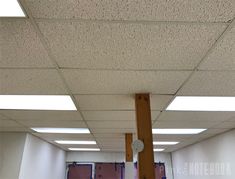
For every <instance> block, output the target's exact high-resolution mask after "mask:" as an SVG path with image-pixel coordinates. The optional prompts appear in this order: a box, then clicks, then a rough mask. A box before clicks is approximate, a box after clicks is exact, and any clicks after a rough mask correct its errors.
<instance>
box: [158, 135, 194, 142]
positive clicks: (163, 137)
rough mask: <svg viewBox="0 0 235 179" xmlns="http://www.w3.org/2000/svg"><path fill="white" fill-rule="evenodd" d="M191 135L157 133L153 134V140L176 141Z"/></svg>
mask: <svg viewBox="0 0 235 179" xmlns="http://www.w3.org/2000/svg"><path fill="white" fill-rule="evenodd" d="M191 136H192V135H187V134H186V135H182V134H181V135H169V134H164V135H163V134H158V135H155V134H154V135H153V140H154V141H177V142H181V141H183V140H185V139H188V138H190V137H191Z"/></svg>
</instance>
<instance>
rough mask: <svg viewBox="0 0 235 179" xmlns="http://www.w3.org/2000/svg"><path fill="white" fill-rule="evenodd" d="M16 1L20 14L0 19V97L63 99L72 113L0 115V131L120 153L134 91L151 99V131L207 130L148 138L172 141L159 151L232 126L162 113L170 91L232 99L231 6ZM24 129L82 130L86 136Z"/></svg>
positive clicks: (185, 0) (220, 117)
mask: <svg viewBox="0 0 235 179" xmlns="http://www.w3.org/2000/svg"><path fill="white" fill-rule="evenodd" d="M20 3H21V5H22V7H23V8H24V10H25V12H26V14H27V16H28V17H27V18H0V42H1V43H0V95H6V94H11V95H12V94H17V95H23V94H35V95H40V94H41V95H49V94H50V95H52V94H54V95H56V94H60V95H65V94H68V95H71V96H72V98H73V99H74V101H75V103H76V106H77V107H78V111H17V110H0V131H15V132H31V133H33V134H34V135H36V136H38V137H40V138H42V139H44V140H47V141H48V142H50V143H53V144H55V143H54V140H63V139H64V140H96V142H97V145H96V146H94V147H99V148H101V150H102V151H124V134H125V133H128V132H132V133H135V131H136V124H135V111H134V110H135V105H134V94H135V93H142V92H144V93H146V92H149V93H150V94H151V113H152V121H153V127H155V128H176V127H177V128H197V127H199V128H208V130H207V131H205V132H203V133H201V134H198V135H154V136H153V137H154V140H163V141H179V142H180V143H179V144H177V145H175V146H165V148H166V150H165V151H166V152H171V151H175V150H178V149H180V148H183V147H185V146H187V145H190V144H193V143H196V142H199V141H202V140H204V139H206V138H209V137H212V136H215V135H217V134H219V133H222V132H225V131H228V130H231V129H233V128H235V112H182V111H180V112H175V111H165V109H166V107H167V106H168V104H169V103H170V102H171V101H172V100H173V99H174V97H175V96H177V95H182V96H184V95H190V96H195V95H199V96H234V95H235V85H234V84H235V72H234V69H235V58H234V57H235V20H234V18H235V2H234V0H227V1H214V0H209V1H204V0H198V1H195V0H182V1H177V0H172V1H165V0H157V1H150V0H149V1H139V0H133V1H130V0H126V1H119V0H105V1H103V0H102V1H101V0H97V1H92V0H86V1H84V0H78V1H73V0H72V1H64V0H57V1H43V0H38V1H31V0H20ZM31 127H88V128H89V129H90V131H91V133H92V134H39V133H35V132H33V131H32V130H30V128H31ZM135 137H136V136H135ZM55 145H57V146H59V147H61V148H63V149H65V150H67V149H68V147H71V146H66V145H59V144H55ZM74 147H79V146H77V145H76V146H74ZM84 147H88V146H84Z"/></svg>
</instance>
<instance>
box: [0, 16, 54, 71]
mask: <svg viewBox="0 0 235 179" xmlns="http://www.w3.org/2000/svg"><path fill="white" fill-rule="evenodd" d="M0 42H1V43H0V67H14V68H16V67H53V65H52V63H51V61H50V59H49V57H48V55H47V52H46V50H45V49H44V47H43V45H42V44H41V42H40V39H39V37H38V36H37V34H36V32H35V31H34V29H33V27H32V25H31V24H30V22H29V21H28V20H22V19H21V20H6V19H5V20H3V19H0Z"/></svg>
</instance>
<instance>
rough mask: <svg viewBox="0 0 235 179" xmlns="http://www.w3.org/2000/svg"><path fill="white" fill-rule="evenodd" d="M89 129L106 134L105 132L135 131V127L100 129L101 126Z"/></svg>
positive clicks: (95, 132) (123, 132)
mask: <svg viewBox="0 0 235 179" xmlns="http://www.w3.org/2000/svg"><path fill="white" fill-rule="evenodd" d="M90 130H91V132H92V133H93V134H95V135H96V134H106V133H113V134H116V133H118V134H120V133H122V134H125V133H135V131H136V130H135V129H134V128H129V129H128V128H106V129H101V128H96V127H94V128H91V127H90Z"/></svg>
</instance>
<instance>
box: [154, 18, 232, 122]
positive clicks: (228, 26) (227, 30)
mask: <svg viewBox="0 0 235 179" xmlns="http://www.w3.org/2000/svg"><path fill="white" fill-rule="evenodd" d="M234 25H235V18H234V19H233V20H232V21H231V23H229V25H227V27H226V28H225V29H224V30H223V32H222V33H221V34H220V35H219V37H218V38H217V39H216V40H215V42H214V43H213V44H212V45H211V47H210V48H209V49H208V50H207V52H206V53H205V55H204V56H203V57H202V59H201V60H200V61H199V62H198V64H197V65H196V66H195V68H194V70H193V71H192V72H191V74H189V76H188V78H186V80H185V81H184V82H183V83H182V84H181V86H180V87H179V89H178V90H177V91H176V93H175V94H174V96H173V97H172V99H171V100H170V101H169V102H168V103H167V104H166V106H165V107H164V109H166V108H167V106H169V105H170V104H171V102H172V101H173V100H174V98H175V97H176V96H177V95H178V93H179V91H180V90H181V89H182V88H183V87H184V86H185V85H186V83H187V82H188V81H189V80H190V79H191V78H192V76H193V75H194V74H195V73H196V72H197V71H198V67H199V66H200V64H201V63H202V62H203V61H204V60H205V59H206V58H207V56H208V55H209V54H210V53H211V52H212V50H213V49H214V48H215V47H216V46H217V45H218V44H219V43H220V42H221V41H222V40H223V39H224V37H225V35H226V34H227V33H228V32H229V31H230V30H231V29H232V27H233V26H234ZM159 117H160V115H159ZM157 120H158V119H156V120H155V122H156V121H157ZM154 124H155V123H154Z"/></svg>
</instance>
